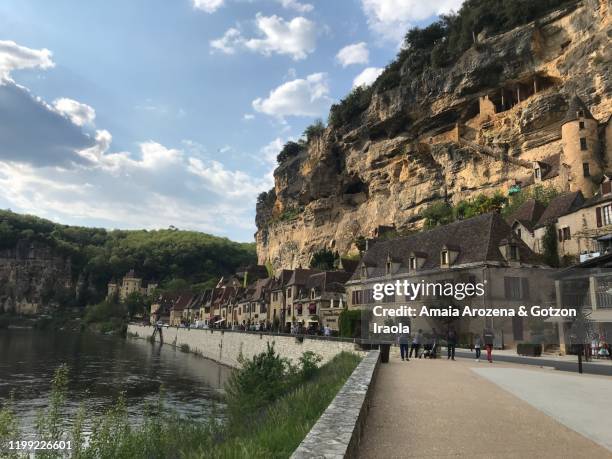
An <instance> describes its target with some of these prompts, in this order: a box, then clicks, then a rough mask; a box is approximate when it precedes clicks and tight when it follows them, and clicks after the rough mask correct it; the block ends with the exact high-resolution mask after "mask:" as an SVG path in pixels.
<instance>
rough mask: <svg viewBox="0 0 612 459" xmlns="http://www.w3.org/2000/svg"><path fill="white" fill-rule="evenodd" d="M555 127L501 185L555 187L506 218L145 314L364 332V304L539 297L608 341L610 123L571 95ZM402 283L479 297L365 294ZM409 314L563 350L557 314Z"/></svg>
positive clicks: (185, 296) (420, 322)
mask: <svg viewBox="0 0 612 459" xmlns="http://www.w3.org/2000/svg"><path fill="white" fill-rule="evenodd" d="M561 133H562V140H563V143H562V151H561V152H560V153H559V154H556V155H554V156H553V157H550V158H547V159H543V160H540V161H534V162H533V164H532V176H531V178H530V179H523V180H522V181H521V182H517V188H516V189H514V190H511V193H528V191H529V190H530V189H531V188H533V187H534V186H538V185H541V184H543V183H544V184H546V183H547V182H550V183H553V185H554V189H556V190H561V192H559V193H557V194H556V196H555V197H553V198H552V200H550V202H549V203H548V205H547V206H545V205H543V204H542V203H541V202H540V201H538V200H537V199H536V198H531V199H525V200H524V202H523V203H522V204H521V205H520V206H518V208H516V210H515V211H514V212H512V213H511V214H510V215H508V216H506V217H503V216H502V215H501V213H500V212H488V213H484V214H481V215H477V216H475V217H472V218H465V219H457V220H456V221H454V222H452V223H449V224H445V225H438V226H435V227H434V228H432V229H429V230H426V231H421V232H415V233H412V234H409V235H407V236H405V237H395V238H387V237H384V236H385V229H384V228H381V229H380V231H379V233H378V234H377V236H378V238H373V239H370V240H367V241H366V243H365V246H364V247H363V250H362V251H361V253H360V254H359V257H353V258H352V259H349V258H342V257H340V256H336V257H335V260H334V261H333V263H332V265H330V266H329V269H327V270H319V269H311V268H297V269H282V270H280V271H278V272H276V273H274V274H275V275H273V276H271V275H269V274H271V273H269V272H268V269H267V268H266V267H265V266H262V265H256V266H250V267H246V268H244V269H241V270H239V271H238V272H236V273H235V275H233V276H231V277H229V278H222V279H220V280H219V282H218V284H217V285H216V287H214V288H211V289H207V290H205V291H203V292H201V293H193V292H189V291H184V292H178V293H177V292H175V293H166V294H158V295H156V296H155V298H154V299H153V301H152V305H151V310H150V322H151V323H159V322H162V323H164V324H167V325H170V326H189V327H197V328H223V329H234V330H251V331H253V330H255V331H275V332H285V333H313V334H326V335H339V334H340V335H344V336H353V337H355V336H362V337H363V334H362V331H361V329H360V326H361V325H362V321H378V322H380V323H385V324H389V318H387V319H386V320H383V319H382V318H379V317H372V314H371V311H372V308H373V307H374V306H375V305H381V304H382V305H383V306H384V309H385V310H389V309H395V308H397V307H399V306H404V305H407V306H414V307H416V308H420V307H422V306H423V305H424V306H426V307H427V308H431V309H446V308H448V307H451V308H460V307H461V308H462V307H464V306H470V307H481V308H486V307H504V308H511V309H515V310H516V309H518V308H519V307H520V306H522V305H525V306H532V305H540V306H542V307H553V306H554V307H557V308H561V309H563V308H577V309H578V310H581V311H583V312H585V313H587V315H588V320H589V322H590V323H592V324H593V326H592V327H591V329H590V331H589V333H590V335H592V336H597V337H601V338H602V339H611V338H612V275H610V274H609V272H608V271H607V270H606V269H602V268H607V267H612V180H611V178H610V177H609V176H607V175H606V174H605V173H604V172H603V171H604V158H605V157H606V156H607V155H606V151H607V153H608V154H609V153H610V152H609V149H610V146H612V141H611V140H610V136H611V131H610V128H609V123H608V124H604V125H600V124H599V123H598V122H597V121H596V120H595V119H594V118H593V116H592V115H591V113H590V112H589V110H588V108H587V107H586V106H585V105H584V103H583V102H582V101H581V100H580V99H579V98H578V97H575V98H574V99H573V100H572V101H571V103H570V109H569V111H568V113H567V115H566V117H565V120H564V122H563V125H562V126H561ZM604 146H605V147H604ZM606 148H607V150H606ZM551 249H552V250H553V252H555V253H554V255H555V257H554V258H556V259H557V260H565V261H566V265H567V266H565V267H564V268H563V269H556V270H555V269H552V267H551V266H550V265H551V264H553V263H552V262H550V259H546V257H545V255H546V254H547V251H548V252H550V250H551ZM330 255H331V252H330ZM548 256H549V258H550V253H548ZM572 261H574V263H575V264H574V265H573V266H571V262H572ZM574 267H580V268H585V269H580V270H576V269H573V268H574ZM586 268H591V269H586ZM404 280H408V281H410V282H421V281H425V282H431V283H441V284H445V285H446V284H453V285H457V284H461V283H462V284H466V283H478V282H484V283H485V284H486V289H485V294H484V295H483V296H480V297H474V296H472V297H469V296H468V297H467V298H465V299H462V300H461V301H458V300H457V299H456V298H453V297H452V296H448V295H447V296H445V295H444V294H440V293H439V292H438V293H435V294H432V295H429V296H421V297H419V298H416V299H414V300H412V301H410V300H409V298H407V297H405V296H402V295H387V296H385V298H384V300H382V301H375V300H374V295H373V292H374V285H375V284H377V283H390V282H393V283H394V282H396V281H404ZM156 287H157V285H156V283H154V282H149V283H148V284H146V285H144V284H143V281H142V279H140V278H138V277H137V276H136V275H135V273H134V272H133V271H131V272H130V273H128V274H127V275H126V276H125V278H124V279H123V282H122V283H121V284H117V283H110V284H109V295H119V298H120V299H122V300H125V299H126V298H127V297H128V295H130V293H132V292H139V293H141V294H143V295H152V294H154V293H155V292H156V290H155V289H156ZM343 315H344V317H345V319H344V320H343V319H342V316H343ZM343 322H344V326H343V325H342V323H343ZM391 322H393V320H392V321H391ZM396 322H397V320H395V322H393V323H396ZM408 322H410V325H411V327H412V330H416V329H421V330H423V332H424V333H425V334H426V335H427V334H428V335H429V336H431V337H434V338H433V339H435V337H436V336H444V335H445V333H446V330H448V329H449V327H453V328H454V329H455V330H456V331H457V333H458V336H459V341H460V344H463V345H466V346H469V345H471V344H472V342H473V339H474V337H475V336H476V335H479V334H481V333H482V331H483V330H484V329H485V328H490V329H492V330H494V332H495V340H496V346H498V347H514V346H516V345H518V344H520V343H540V344H543V345H544V347H545V349H548V350H554V351H562V352H567V351H569V350H570V347H569V344H571V342H572V340H573V339H575V333H574V331H573V329H572V327H573V321H572V319H567V318H553V317H542V318H532V317H520V316H514V317H481V318H453V319H449V318H440V317H422V316H421V317H414V318H412V319H409V320H408ZM347 325H348V326H347ZM582 339H583V338H582Z"/></svg>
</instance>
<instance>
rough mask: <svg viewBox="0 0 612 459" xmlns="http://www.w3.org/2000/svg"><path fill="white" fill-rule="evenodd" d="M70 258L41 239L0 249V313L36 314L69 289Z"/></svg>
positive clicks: (21, 242) (70, 281)
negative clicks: (59, 253)
mask: <svg viewBox="0 0 612 459" xmlns="http://www.w3.org/2000/svg"><path fill="white" fill-rule="evenodd" d="M72 288H73V286H72V280H71V265H70V261H69V260H68V259H66V258H64V257H61V256H58V255H57V254H56V253H55V252H54V250H53V249H52V248H50V247H49V246H47V245H45V244H42V243H40V242H30V241H19V242H18V243H17V244H16V245H15V247H14V248H10V249H3V250H0V312H15V313H17V314H38V313H41V312H44V310H45V309H46V308H47V307H51V306H52V305H53V304H54V302H55V301H56V299H57V295H58V294H59V293H61V291H62V290H70V289H72Z"/></svg>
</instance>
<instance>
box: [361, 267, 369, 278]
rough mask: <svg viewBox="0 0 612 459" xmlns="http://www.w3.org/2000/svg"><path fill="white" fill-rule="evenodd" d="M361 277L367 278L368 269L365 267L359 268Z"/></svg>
mask: <svg viewBox="0 0 612 459" xmlns="http://www.w3.org/2000/svg"><path fill="white" fill-rule="evenodd" d="M361 277H368V268H367V267H366V266H365V265H363V266H362V267H361Z"/></svg>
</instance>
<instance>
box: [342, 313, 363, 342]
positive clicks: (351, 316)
mask: <svg viewBox="0 0 612 459" xmlns="http://www.w3.org/2000/svg"><path fill="white" fill-rule="evenodd" d="M360 327H361V311H359V310H349V309H345V310H344V311H342V312H341V313H340V316H339V317H338V328H339V330H340V336H344V337H347V338H355V337H356V336H358V335H359V333H360V332H361V330H360Z"/></svg>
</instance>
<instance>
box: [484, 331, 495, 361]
mask: <svg viewBox="0 0 612 459" xmlns="http://www.w3.org/2000/svg"><path fill="white" fill-rule="evenodd" d="M483 338H484V343H485V347H486V348H487V360H488V361H489V363H493V343H494V341H495V334H494V333H493V330H492V329H490V328H487V329H485V332H484V336H483Z"/></svg>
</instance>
